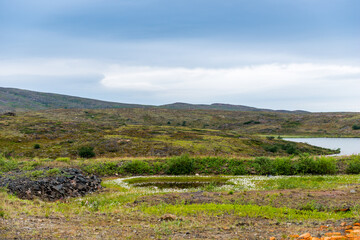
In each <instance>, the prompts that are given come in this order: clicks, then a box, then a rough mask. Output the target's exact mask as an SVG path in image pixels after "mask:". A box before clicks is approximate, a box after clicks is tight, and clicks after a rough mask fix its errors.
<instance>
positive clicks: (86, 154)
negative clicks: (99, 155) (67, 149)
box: [78, 146, 95, 158]
mask: <svg viewBox="0 0 360 240" xmlns="http://www.w3.org/2000/svg"><path fill="white" fill-rule="evenodd" d="M78 154H79V156H80V157H82V158H93V157H95V152H94V148H93V147H90V146H83V147H80V148H79V149H78Z"/></svg>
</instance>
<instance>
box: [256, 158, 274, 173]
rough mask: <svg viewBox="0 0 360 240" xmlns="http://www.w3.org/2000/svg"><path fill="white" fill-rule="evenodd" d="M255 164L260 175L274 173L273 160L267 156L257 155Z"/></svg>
mask: <svg viewBox="0 0 360 240" xmlns="http://www.w3.org/2000/svg"><path fill="white" fill-rule="evenodd" d="M253 166H254V168H255V171H256V173H258V174H260V175H267V174H273V166H272V160H271V159H270V158H267V157H257V158H255V160H254V163H253Z"/></svg>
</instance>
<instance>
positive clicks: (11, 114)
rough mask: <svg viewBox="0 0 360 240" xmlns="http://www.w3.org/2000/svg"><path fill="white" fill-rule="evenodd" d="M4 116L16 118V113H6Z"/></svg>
mask: <svg viewBox="0 0 360 240" xmlns="http://www.w3.org/2000/svg"><path fill="white" fill-rule="evenodd" d="M2 115H4V116H10V117H15V116H16V113H14V112H6V113H3V114H2Z"/></svg>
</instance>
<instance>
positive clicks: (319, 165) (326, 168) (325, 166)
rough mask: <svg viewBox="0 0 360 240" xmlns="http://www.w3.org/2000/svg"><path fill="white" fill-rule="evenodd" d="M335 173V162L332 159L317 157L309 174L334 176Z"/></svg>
mask: <svg viewBox="0 0 360 240" xmlns="http://www.w3.org/2000/svg"><path fill="white" fill-rule="evenodd" d="M336 172H337V166H336V160H335V158H332V157H319V158H316V159H315V160H314V165H313V169H312V171H311V174H335V173H336Z"/></svg>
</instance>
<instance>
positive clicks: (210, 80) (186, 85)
mask: <svg viewBox="0 0 360 240" xmlns="http://www.w3.org/2000/svg"><path fill="white" fill-rule="evenodd" d="M104 76H105V77H104V79H102V81H101V84H103V85H104V86H105V87H107V88H111V89H119V90H132V91H145V92H154V93H156V94H160V95H172V96H174V97H175V98H176V97H184V96H188V97H192V98H193V99H198V100H201V99H206V98H211V97H214V96H223V95H236V94H249V93H253V94H257V93H262V92H268V91H273V90H279V89H284V90H285V91H286V89H287V88H288V89H289V90H290V89H296V88H298V89H299V90H300V89H304V88H308V87H309V86H312V88H313V89H316V88H319V89H320V88H323V89H328V90H330V89H331V88H333V87H334V86H336V87H337V86H338V85H343V84H344V83H345V82H344V81H351V82H352V84H355V85H356V86H358V87H360V82H358V80H360V67H354V66H341V65H321V64H311V63H307V64H266V65H255V66H247V67H240V68H223V69H207V68H161V67H126V66H116V65H114V66H112V67H111V68H110V69H109V70H108V71H106V72H105V73H104ZM353 87H354V86H353ZM329 88H330V89H329ZM293 94H294V93H293Z"/></svg>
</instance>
